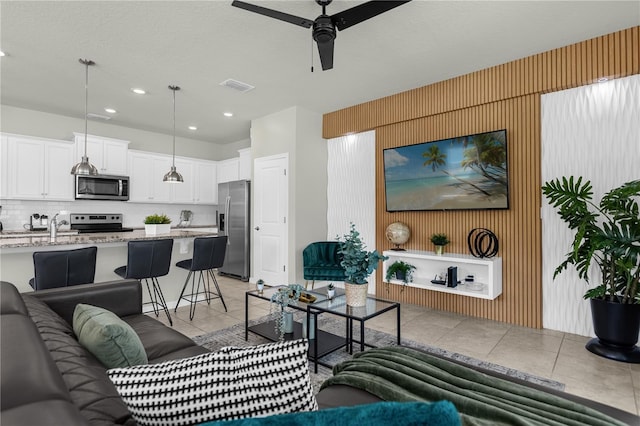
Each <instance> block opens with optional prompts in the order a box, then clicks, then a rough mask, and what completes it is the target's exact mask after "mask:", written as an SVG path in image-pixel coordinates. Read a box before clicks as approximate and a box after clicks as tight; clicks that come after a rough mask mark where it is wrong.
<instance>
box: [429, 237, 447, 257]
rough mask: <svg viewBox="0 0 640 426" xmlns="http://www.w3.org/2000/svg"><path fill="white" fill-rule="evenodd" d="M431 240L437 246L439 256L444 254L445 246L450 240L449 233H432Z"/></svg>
mask: <svg viewBox="0 0 640 426" xmlns="http://www.w3.org/2000/svg"><path fill="white" fill-rule="evenodd" d="M431 242H432V243H433V245H434V246H436V254H437V255H438V256H442V253H444V246H446V245H447V244H449V242H450V241H449V238H448V237H447V234H443V233H436V234H432V235H431Z"/></svg>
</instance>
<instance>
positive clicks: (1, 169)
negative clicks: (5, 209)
mask: <svg viewBox="0 0 640 426" xmlns="http://www.w3.org/2000/svg"><path fill="white" fill-rule="evenodd" d="M8 144H9V142H8V138H7V136H6V135H0V198H7V177H8V175H7V165H8V162H7V150H8V146H7V145H8Z"/></svg>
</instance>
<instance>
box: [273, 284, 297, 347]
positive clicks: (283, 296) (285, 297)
mask: <svg viewBox="0 0 640 426" xmlns="http://www.w3.org/2000/svg"><path fill="white" fill-rule="evenodd" d="M303 290H304V287H302V286H301V285H300V284H289V285H288V286H286V287H282V288H279V289H278V291H276V292H275V293H273V294H272V295H271V309H270V314H271V315H274V314H275V320H276V328H275V329H276V333H278V336H279V338H280V340H283V339H284V335H285V334H287V333H293V312H291V311H290V310H287V307H288V306H289V305H295V304H297V303H298V299H299V298H300V294H302V291H303ZM274 308H275V309H278V308H279V311H275V312H274Z"/></svg>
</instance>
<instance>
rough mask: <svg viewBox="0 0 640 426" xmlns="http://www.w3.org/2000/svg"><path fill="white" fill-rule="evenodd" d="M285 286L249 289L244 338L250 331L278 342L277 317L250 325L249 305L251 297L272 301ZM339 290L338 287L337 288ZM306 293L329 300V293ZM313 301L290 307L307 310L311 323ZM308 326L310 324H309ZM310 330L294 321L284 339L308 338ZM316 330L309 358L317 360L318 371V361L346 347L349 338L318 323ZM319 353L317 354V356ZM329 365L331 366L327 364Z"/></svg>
mask: <svg viewBox="0 0 640 426" xmlns="http://www.w3.org/2000/svg"><path fill="white" fill-rule="evenodd" d="M283 287H285V286H277V287H265V289H264V290H263V291H262V292H259V291H258V290H251V291H247V292H246V293H245V302H244V312H245V318H244V320H245V330H244V339H245V340H248V339H249V332H251V333H254V334H257V335H259V336H262V337H264V338H265V339H268V340H271V341H273V342H277V341H278V340H279V338H280V335H279V334H278V332H277V331H276V321H275V319H272V320H269V321H266V322H261V323H257V324H253V325H249V307H250V303H249V300H250V299H249V298H250V297H252V298H257V299H262V300H266V301H268V302H270V301H271V296H272V295H273V294H274V293H276V292H277V291H278V289H280V288H283ZM336 290H338V289H336ZM304 292H305V293H309V294H312V295H314V296H315V297H316V301H315V302H314V303H318V302H321V301H325V300H327V295H326V294H323V293H319V292H315V291H308V290H305V291H304ZM343 292H344V291H343V290H341V292H340V294H342V293H343ZM336 294H338V292H336ZM311 305H312V304H311V303H304V302H300V301H298V302H297V304H295V305H289V307H290V308H291V309H294V310H297V311H300V312H306V313H307V324H309V314H308V308H309V306H311ZM314 319H315V323H316V324H317V314H314ZM307 328H308V326H307ZM309 331H310V330H308V329H307V330H304V331H303V329H302V323H300V322H297V321H294V323H293V333H286V334H285V335H284V339H285V340H294V339H302V338H306V336H309V335H310V334H309ZM314 331H315V333H314V334H313V335H314V336H315V338H314V339H309V343H310V344H309V359H311V360H312V361H314V362H315V368H316V372H317V370H318V362H319V359H320V358H322V357H323V356H325V355H328V354H330V353H332V352H335V351H337V350H338V349H340V348H343V347H346V346H347V342H348V341H347V340H346V339H345V337H344V336H337V335H335V334H332V333H329V332H326V331H324V330H318V327H317V325H316V326H315V327H314ZM311 342H313V344H311ZM316 354H317V356H316ZM320 364H321V365H324V364H322V363H320ZM327 367H330V366H328V365H327Z"/></svg>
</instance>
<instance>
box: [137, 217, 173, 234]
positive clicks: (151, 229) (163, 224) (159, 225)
mask: <svg viewBox="0 0 640 426" xmlns="http://www.w3.org/2000/svg"><path fill="white" fill-rule="evenodd" d="M144 231H145V233H146V234H147V235H157V234H168V233H169V232H171V219H169V216H167V215H165V214H152V215H149V216H147V217H145V218H144Z"/></svg>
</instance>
